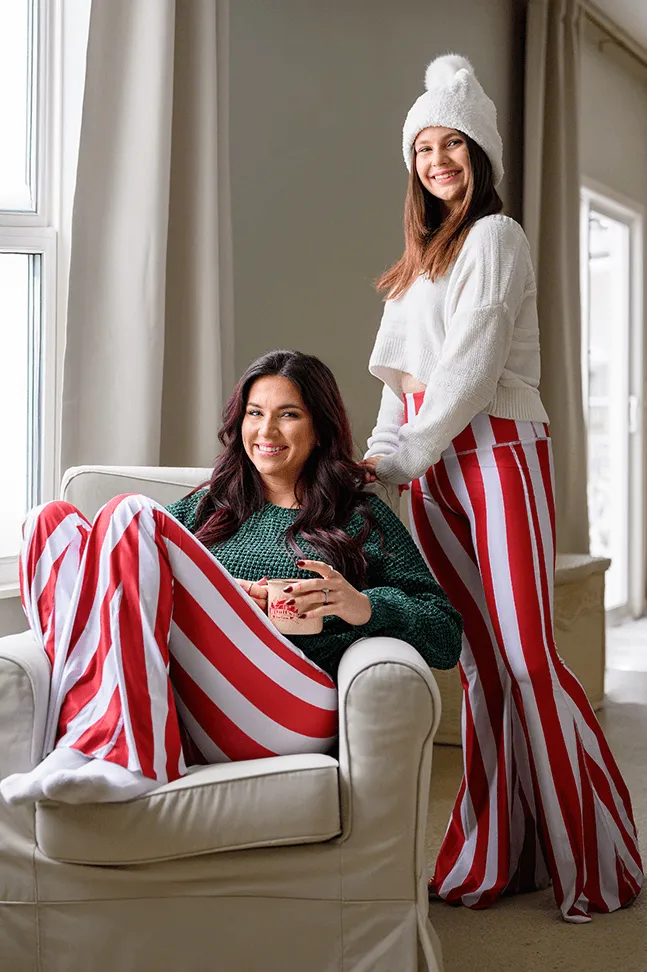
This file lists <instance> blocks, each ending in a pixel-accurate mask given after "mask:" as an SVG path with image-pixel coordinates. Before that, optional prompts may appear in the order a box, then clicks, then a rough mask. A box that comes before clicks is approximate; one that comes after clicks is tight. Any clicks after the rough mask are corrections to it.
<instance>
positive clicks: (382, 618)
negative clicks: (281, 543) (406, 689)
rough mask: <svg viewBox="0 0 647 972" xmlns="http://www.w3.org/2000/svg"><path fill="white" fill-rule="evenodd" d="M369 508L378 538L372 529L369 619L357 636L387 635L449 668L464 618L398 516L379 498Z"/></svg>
mask: <svg viewBox="0 0 647 972" xmlns="http://www.w3.org/2000/svg"><path fill="white" fill-rule="evenodd" d="M371 505H372V510H373V514H374V515H375V517H376V519H377V520H378V522H379V524H380V527H381V530H382V538H380V537H379V535H378V532H377V530H374V531H373V532H372V534H371V536H370V537H369V539H368V540H367V543H366V546H365V550H366V554H367V556H368V557H369V571H368V586H367V587H366V588H365V589H364V594H366V595H367V596H368V599H369V600H370V602H371V608H372V614H371V617H370V619H369V621H368V622H367V623H366V624H365V625H362V626H361V627H358V628H356V629H355V630H356V631H357V637H358V638H359V637H371V636H373V635H389V636H390V637H393V638H401V639H402V640H403V641H407V642H408V643H409V644H410V645H412V646H413V647H414V648H416V649H417V651H419V652H420V654H421V655H422V657H423V658H424V659H425V661H426V662H427V664H428V665H430V666H431V667H432V668H453V666H454V665H456V664H457V662H458V659H459V656H460V652H461V636H462V631H463V623H462V619H461V616H460V614H459V613H458V612H457V611H455V610H454V608H453V607H452V606H451V604H450V602H449V598H448V597H447V595H446V594H445V592H444V590H443V589H442V588H441V587H440V585H439V584H438V583H437V582H436V581H435V580H434V578H433V576H432V574H431V572H430V570H429V568H428V567H427V565H426V564H425V562H424V560H423V559H422V557H421V555H420V553H419V551H418V548H417V547H416V545H415V543H414V542H413V540H412V538H411V535H410V534H409V532H408V530H407V529H406V527H405V526H404V524H403V523H402V521H401V520H400V519H399V518H398V517H397V516H396V515H395V513H393V511H392V510H391V509H389V507H388V506H387V505H386V503H383V502H382V500H380V499H378V498H377V497H376V498H375V499H373V500H372V504H371Z"/></svg>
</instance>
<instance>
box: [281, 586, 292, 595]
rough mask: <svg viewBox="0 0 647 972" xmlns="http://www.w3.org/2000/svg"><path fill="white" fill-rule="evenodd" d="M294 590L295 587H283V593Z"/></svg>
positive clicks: (289, 592)
mask: <svg viewBox="0 0 647 972" xmlns="http://www.w3.org/2000/svg"><path fill="white" fill-rule="evenodd" d="M293 590H294V588H293V587H284V588H283V593H284V594H291V593H292V591H293Z"/></svg>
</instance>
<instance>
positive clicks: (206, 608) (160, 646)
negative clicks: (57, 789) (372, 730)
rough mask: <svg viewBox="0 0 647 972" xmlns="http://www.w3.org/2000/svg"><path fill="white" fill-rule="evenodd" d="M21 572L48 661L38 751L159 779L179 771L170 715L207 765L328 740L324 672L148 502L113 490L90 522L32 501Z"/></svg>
mask: <svg viewBox="0 0 647 972" xmlns="http://www.w3.org/2000/svg"><path fill="white" fill-rule="evenodd" d="M20 581H21V593H22V600H23V605H24V608H25V612H26V614H27V618H28V620H29V623H30V625H31V628H32V631H33V632H34V634H35V635H36V637H37V638H38V640H39V641H40V643H41V645H42V647H43V649H44V650H45V652H46V653H47V656H48V658H49V660H50V663H51V666H52V678H51V690H50V697H49V706H48V713H47V727H46V738H45V747H44V753H43V755H44V756H45V755H46V754H47V753H48V752H50V751H51V750H52V749H53V748H55V747H58V746H66V747H72V748H75V749H78V750H79V751H80V752H82V753H85V755H87V756H92V757H96V758H101V759H105V760H111V761H113V762H115V763H119V764H120V765H122V766H124V767H126V768H127V769H129V770H136V771H139V772H141V773H142V774H143V775H144V776H146V777H148V778H150V779H154V780H157V781H159V783H160V784H162V783H165V782H168V781H171V780H174V779H176V778H177V777H179V776H181V775H182V774H183V773H184V772H185V771H186V765H185V758H184V753H183V747H182V741H181V729H180V724H182V733H183V738H184V742H185V746H186V745H189V747H190V750H191V751H192V753H193V755H194V757H195V758H194V761H196V760H197V761H200V760H202V761H204V762H208V763H215V762H219V761H223V760H240V759H254V758H257V757H262V756H274V755H280V754H284V755H285V754H290V753H300V752H325V751H326V750H327V749H328V748H329V747H330V745H331V744H332V742H333V740H334V737H335V734H336V731H337V692H336V688H335V685H334V683H333V681H332V679H331V678H330V677H329V675H327V674H326V673H325V672H323V671H321V669H319V668H318V666H317V665H315V664H314V663H313V662H311V661H309V660H308V659H307V658H306V657H305V655H304V654H303V653H302V652H301V651H299V650H298V649H297V648H296V647H295V646H294V645H292V644H290V642H289V641H288V640H287V639H286V638H285V637H283V635H281V634H280V633H279V632H278V631H277V630H276V629H275V628H274V627H273V625H272V624H271V622H270V621H269V620H268V618H267V617H266V616H265V615H264V614H263V612H262V611H261V610H260V609H259V608H257V607H256V605H255V604H254V603H253V602H252V600H251V598H249V597H248V596H247V594H245V593H244V591H243V590H242V589H241V588H240V587H239V585H238V584H237V583H236V582H235V580H234V579H233V578H232V577H231V575H230V574H229V573H228V572H227V571H226V570H225V568H224V567H223V566H222V565H221V564H220V563H219V562H218V560H217V559H216V558H215V557H213V556H212V555H211V554H210V553H209V551H208V550H207V549H206V547H204V546H203V544H201V543H200V542H199V541H197V540H196V539H195V537H193V536H192V535H191V533H189V531H188V530H187V529H186V528H185V527H183V526H182V525H181V524H180V523H178V521H177V520H176V519H175V518H174V517H172V516H171V515H170V514H169V513H167V512H166V510H164V508H163V507H161V506H159V505H158V504H157V503H155V502H154V501H153V500H150V499H148V498H146V497H144V496H138V495H128V496H118V497H116V498H115V499H113V500H111V501H110V502H109V503H107V504H106V505H105V506H104V507H103V508H102V509H101V510H100V511H99V513H98V514H97V516H96V518H95V520H94V523H93V524H92V525H91V524H90V523H89V522H88V521H87V520H86V519H85V517H84V516H83V515H82V514H81V513H79V511H78V510H77V509H76V508H75V507H74V506H71V505H70V504H69V503H64V502H55V503H47V504H45V505H44V506H41V507H39V508H37V509H35V510H33V511H32V512H31V513H30V514H29V516H28V517H27V520H26V521H25V525H24V545H23V551H22V555H21V565H20ZM178 716H179V718H178ZM187 734H188V736H189V737H190V741H189V740H187ZM196 747H197V750H198V752H195V748H196Z"/></svg>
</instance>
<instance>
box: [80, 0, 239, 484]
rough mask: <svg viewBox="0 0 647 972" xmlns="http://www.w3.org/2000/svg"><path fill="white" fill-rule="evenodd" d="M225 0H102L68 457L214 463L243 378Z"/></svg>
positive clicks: (87, 141)
mask: <svg viewBox="0 0 647 972" xmlns="http://www.w3.org/2000/svg"><path fill="white" fill-rule="evenodd" d="M227 35H228V4H227V0H110V2H105V0H99V2H97V0H95V2H93V5H92V10H91V15H90V30H89V38H88V54H87V67H86V85H85V96H84V102H83V117H82V122H81V136H80V145H79V160H78V169H77V182H76V192H75V198H74V213H73V224H72V249H71V260H70V284H69V298H68V319H67V335H66V348H65V355H64V365H63V371H64V378H63V410H62V429H61V455H62V467H63V469H65V468H67V467H68V466H71V465H78V464H84V463H107V464H131V463H136V464H146V465H147V464H150V465H156V464H158V463H159V464H167V465H209V464H210V463H211V461H212V459H213V457H214V456H215V454H216V452H217V447H218V443H217V430H218V425H219V417H220V412H221V407H222V402H223V398H224V396H225V395H226V394H227V393H228V391H229V390H230V387H231V384H232V380H233V347H232V343H233V342H232V327H233V325H232V303H233V300H232V269H231V215H230V201H229V170H228V116H227V110H228V109H227V102H228V90H227V88H228V81H227V78H228V63H227V59H228V50H227V46H228V45H227Z"/></svg>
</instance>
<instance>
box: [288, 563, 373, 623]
mask: <svg viewBox="0 0 647 972" xmlns="http://www.w3.org/2000/svg"><path fill="white" fill-rule="evenodd" d="M297 567H301V569H302V570H309V571H311V572H312V573H313V574H320V575H321V577H322V578H323V579H322V580H320V579H319V578H315V579H314V580H304V581H294V582H293V583H292V584H288V586H287V587H284V588H283V592H284V593H285V594H290V596H291V598H290V601H288V604H291V603H293V604H295V605H296V607H297V609H298V611H299V617H300V618H325V617H329V616H331V615H334V616H335V617H337V618H341V619H342V621H346V622H347V623H348V624H352V625H362V624H366V622H367V621H369V620H370V618H371V614H372V611H373V609H372V607H371V602H370V601H369V599H368V597H367V596H366V594H362V592H361V591H358V590H356V588H354V587H353V585H352V584H349V583H348V581H347V580H346V579H345V578H344V577H343V576H342V575H341V574H340V573H339V571H338V570H335V569H334V568H333V567H331V566H330V564H324V563H323V562H322V561H319V560H297Z"/></svg>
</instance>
